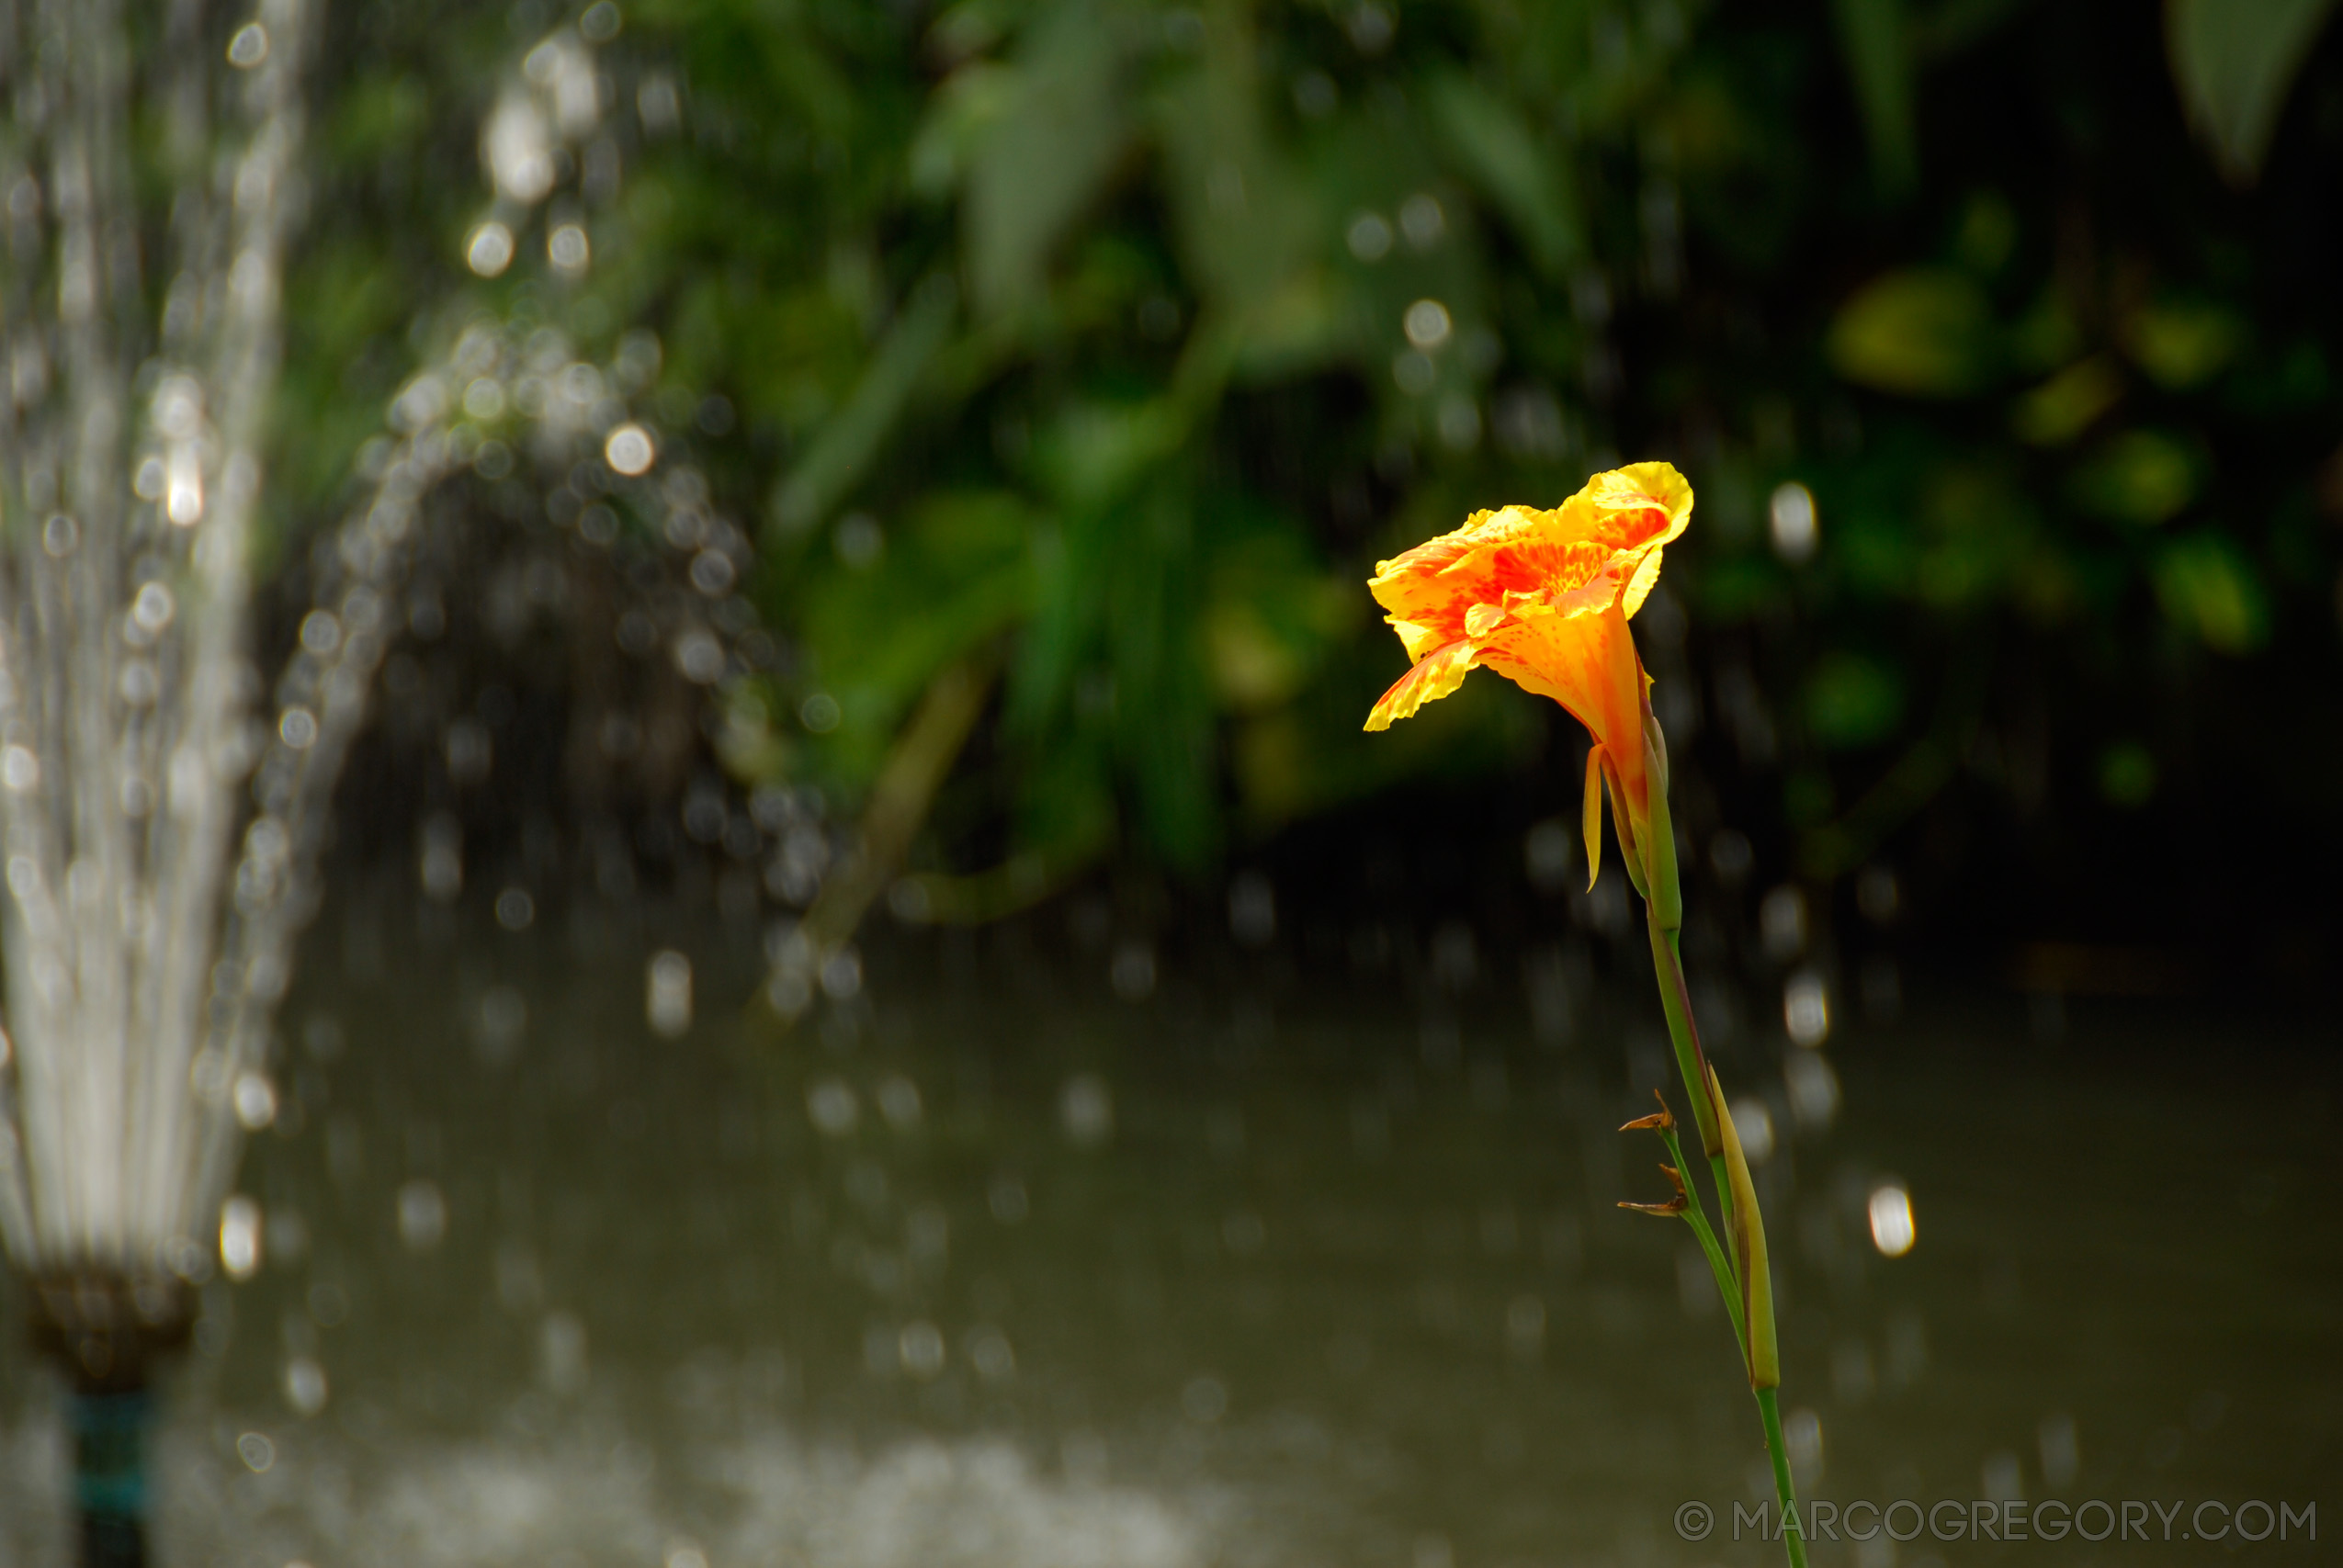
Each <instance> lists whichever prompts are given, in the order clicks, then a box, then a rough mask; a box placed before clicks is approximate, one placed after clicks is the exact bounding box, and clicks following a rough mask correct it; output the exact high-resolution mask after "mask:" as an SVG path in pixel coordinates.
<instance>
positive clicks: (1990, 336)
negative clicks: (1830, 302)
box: [1826, 267, 2005, 398]
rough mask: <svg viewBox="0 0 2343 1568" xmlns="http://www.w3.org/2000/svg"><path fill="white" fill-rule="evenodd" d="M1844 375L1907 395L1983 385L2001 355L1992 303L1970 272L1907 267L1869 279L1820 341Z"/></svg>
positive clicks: (1953, 393)
mask: <svg viewBox="0 0 2343 1568" xmlns="http://www.w3.org/2000/svg"><path fill="white" fill-rule="evenodd" d="M1826 348H1827V350H1828V354H1829V355H1830V363H1831V366H1832V367H1833V368H1834V369H1836V370H1837V371H1838V372H1839V374H1840V375H1841V376H1844V377H1845V378H1847V379H1849V380H1850V381H1854V382H1859V383H1861V384H1862V385H1863V386H1866V387H1874V388H1877V389H1879V390H1881V391H1884V392H1902V393H1904V394H1906V395H1907V396H1910V397H1933V398H1951V397H1961V396H1964V395H1965V394H1967V393H1970V392H1974V391H1977V390H1979V389H1982V388H1983V387H1984V386H1985V385H1986V383H1987V382H1989V381H1990V380H1991V379H1992V378H1994V377H1995V376H1996V375H1997V374H1998V372H1999V371H2000V368H2001V365H2002V362H2003V359H2004V357H2005V355H2004V352H2003V346H2002V335H2001V332H2000V329H1999V327H1998V325H1997V324H1996V323H1995V321H1994V319H1993V307H1992V306H1991V304H1989V303H1988V302H1987V301H1986V297H1985V291H1984V290H1983V289H1981V288H1978V287H1977V285H1976V282H1975V279H1973V278H1971V277H1969V276H1967V275H1966V274H1964V273H1959V272H1954V271H1952V270H1950V269H1949V268H1942V267H1907V268H1905V269H1903V270H1901V271H1897V272H1891V273H1888V274H1887V275H1886V276H1883V277H1878V278H1874V279H1873V280H1872V281H1871V282H1870V283H1869V284H1867V285H1865V286H1864V287H1863V288H1862V289H1861V290H1859V291H1858V292H1857V293H1856V295H1855V296H1854V298H1853V299H1850V300H1848V301H1847V303H1846V304H1844V305H1842V306H1840V307H1839V314H1838V316H1837V317H1836V318H1834V319H1833V320H1832V321H1831V323H1830V333H1829V336H1828V340H1827V343H1826Z"/></svg>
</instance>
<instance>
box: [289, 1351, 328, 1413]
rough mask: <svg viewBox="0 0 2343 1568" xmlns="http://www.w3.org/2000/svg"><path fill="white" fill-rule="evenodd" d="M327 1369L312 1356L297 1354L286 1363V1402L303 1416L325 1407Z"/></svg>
mask: <svg viewBox="0 0 2343 1568" xmlns="http://www.w3.org/2000/svg"><path fill="white" fill-rule="evenodd" d="M325 1395H326V1383H325V1369H324V1368H323V1367H322V1366H320V1365H318V1363H317V1359H316V1358H314V1357H311V1356H296V1357H294V1358H293V1359H291V1360H289V1361H287V1362H286V1363H285V1403H286V1404H289V1405H291V1406H292V1407H293V1409H294V1410H295V1411H296V1412H297V1413H299V1414H300V1415H302V1416H314V1415H316V1414H317V1413H318V1412H319V1411H321V1410H323V1409H324V1408H325Z"/></svg>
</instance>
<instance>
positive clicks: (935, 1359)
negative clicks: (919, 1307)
mask: <svg viewBox="0 0 2343 1568" xmlns="http://www.w3.org/2000/svg"><path fill="white" fill-rule="evenodd" d="M897 1346H898V1351H899V1353H900V1356H901V1358H902V1361H903V1370H904V1371H907V1372H909V1373H911V1376H913V1377H915V1378H932V1377H934V1376H935V1375H936V1374H937V1373H938V1372H941V1371H943V1370H944V1359H945V1349H944V1335H943V1332H942V1331H941V1330H940V1329H938V1328H937V1327H936V1326H935V1325H934V1324H932V1323H929V1322H927V1321H925V1320H924V1319H922V1320H921V1321H918V1322H915V1323H911V1324H907V1325H904V1328H903V1332H902V1333H901V1335H900V1336H899V1337H898V1339H897Z"/></svg>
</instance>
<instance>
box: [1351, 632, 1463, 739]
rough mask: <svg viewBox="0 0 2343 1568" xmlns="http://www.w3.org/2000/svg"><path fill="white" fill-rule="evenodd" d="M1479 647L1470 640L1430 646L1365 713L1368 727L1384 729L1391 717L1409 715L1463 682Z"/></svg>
mask: <svg viewBox="0 0 2343 1568" xmlns="http://www.w3.org/2000/svg"><path fill="white" fill-rule="evenodd" d="M1479 651H1480V650H1479V649H1476V648H1475V647H1474V646H1473V645H1472V644H1471V643H1469V642H1466V641H1463V640H1461V639H1460V640H1458V641H1455V642H1452V643H1450V644H1448V645H1447V646H1446V647H1445V648H1441V649H1435V650H1433V651H1432V652H1431V653H1427V654H1425V655H1424V656H1423V657H1422V658H1421V659H1420V660H1417V661H1416V664H1415V668H1413V669H1411V670H1409V671H1408V672H1407V673H1406V674H1405V675H1402V676H1400V677H1399V678H1398V680H1397V681H1395V682H1392V683H1391V689H1390V690H1389V691H1387V692H1386V693H1384V694H1383V696H1382V698H1381V699H1380V700H1379V701H1378V702H1376V704H1375V711H1374V712H1372V713H1370V714H1368V715H1367V721H1366V727H1367V728H1369V729H1388V728H1391V723H1392V721H1393V720H1394V719H1400V718H1406V717H1409V716H1410V715H1412V714H1413V713H1414V712H1415V711H1416V710H1417V709H1418V708H1420V707H1421V706H1423V705H1424V704H1426V703H1429V702H1436V701H1438V700H1439V699H1440V698H1442V697H1444V696H1446V695H1447V694H1449V693H1451V692H1453V691H1454V690H1455V689H1456V688H1457V687H1458V686H1461V685H1463V684H1464V683H1465V677H1466V674H1468V673H1469V672H1470V671H1471V670H1472V667H1473V660H1474V659H1475V658H1476V657H1477V655H1478V653H1479Z"/></svg>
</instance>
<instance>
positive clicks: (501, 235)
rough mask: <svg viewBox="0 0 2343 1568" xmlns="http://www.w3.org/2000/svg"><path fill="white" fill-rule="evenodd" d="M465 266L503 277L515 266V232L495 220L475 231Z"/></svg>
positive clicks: (466, 244) (467, 244)
mask: <svg viewBox="0 0 2343 1568" xmlns="http://www.w3.org/2000/svg"><path fill="white" fill-rule="evenodd" d="M464 265H467V266H469V267H470V268H471V269H472V271H474V272H476V273H478V274H479V275H480V276H482V277H496V276H502V274H503V273H504V269H505V268H506V267H508V266H510V265H513V231H511V230H510V229H507V228H506V227H504V224H502V223H499V222H497V221H496V220H494V219H491V220H488V221H487V222H485V223H483V224H481V226H480V227H479V228H477V229H475V230H473V231H472V233H471V238H470V239H469V240H467V241H465V242H464ZM475 417H477V418H486V417H489V416H487V415H476V416H475Z"/></svg>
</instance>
